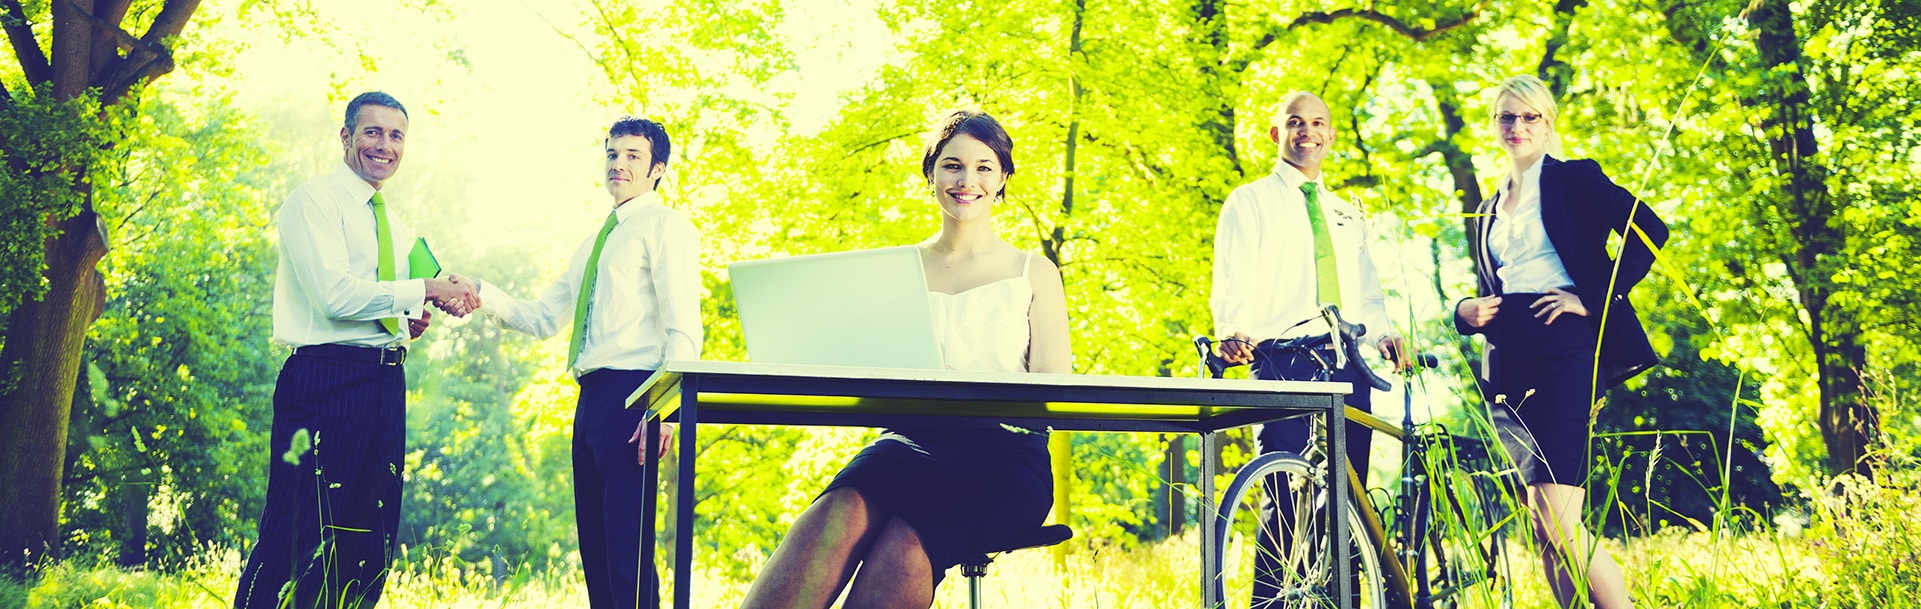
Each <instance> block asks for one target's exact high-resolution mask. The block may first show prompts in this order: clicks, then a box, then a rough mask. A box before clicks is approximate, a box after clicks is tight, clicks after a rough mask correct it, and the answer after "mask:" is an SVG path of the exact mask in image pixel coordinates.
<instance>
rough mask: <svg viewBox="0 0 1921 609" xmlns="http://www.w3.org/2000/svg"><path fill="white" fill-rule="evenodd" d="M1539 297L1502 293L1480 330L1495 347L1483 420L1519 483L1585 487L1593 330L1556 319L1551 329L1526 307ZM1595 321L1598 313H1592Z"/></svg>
mask: <svg viewBox="0 0 1921 609" xmlns="http://www.w3.org/2000/svg"><path fill="white" fill-rule="evenodd" d="M1541 296H1542V295H1541V294H1503V295H1501V310H1500V312H1499V313H1496V314H1495V316H1494V320H1493V322H1491V327H1490V328H1489V329H1488V331H1487V339H1488V342H1490V343H1493V344H1494V345H1495V346H1496V347H1498V348H1499V349H1498V352H1499V354H1500V355H1499V356H1498V359H1497V360H1496V361H1494V362H1491V364H1492V365H1491V366H1490V367H1489V368H1490V371H1491V372H1492V374H1491V378H1489V379H1488V381H1489V383H1488V385H1489V386H1488V391H1489V394H1488V396H1487V404H1488V417H1489V418H1490V419H1491V420H1492V421H1493V424H1494V429H1495V431H1496V433H1497V434H1498V435H1499V436H1500V439H1501V444H1502V446H1504V447H1506V448H1507V453H1508V456H1509V457H1511V458H1512V459H1513V460H1514V465H1515V467H1516V468H1517V469H1518V470H1519V471H1520V474H1521V480H1522V481H1523V482H1525V483H1527V484H1538V483H1552V484H1565V485H1569V486H1581V485H1583V484H1585V483H1586V482H1587V478H1588V473H1589V466H1590V463H1589V461H1590V459H1589V455H1588V446H1589V443H1588V440H1589V437H1590V432H1591V430H1590V426H1591V422H1592V420H1593V419H1592V413H1593V406H1594V404H1595V402H1596V400H1598V399H1599V397H1600V394H1601V391H1600V390H1599V389H1598V388H1600V387H1605V384H1604V383H1605V379H1602V380H1601V381H1600V382H1597V381H1596V377H1595V369H1594V345H1595V328H1594V323H1593V322H1592V321H1590V319H1589V318H1586V317H1579V316H1574V315H1562V316H1560V318H1558V319H1556V320H1555V321H1554V323H1553V324H1552V325H1550V324H1547V323H1546V321H1547V318H1546V317H1541V318H1536V317H1534V313H1535V310H1534V309H1533V308H1531V307H1530V306H1529V305H1532V304H1534V301H1536V300H1539V299H1540V298H1541ZM1596 314H1598V313H1596Z"/></svg>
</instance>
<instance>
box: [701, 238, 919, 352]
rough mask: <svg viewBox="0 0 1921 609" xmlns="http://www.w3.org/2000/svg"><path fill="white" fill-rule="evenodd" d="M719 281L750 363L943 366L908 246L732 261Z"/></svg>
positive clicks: (914, 251) (913, 251)
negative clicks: (730, 295) (725, 284)
mask: <svg viewBox="0 0 1921 609" xmlns="http://www.w3.org/2000/svg"><path fill="white" fill-rule="evenodd" d="M727 275H728V277H729V279H730V280H731V281H732V282H733V285H734V301H735V303H736V305H737V307H738V309H739V311H740V329H741V334H743V335H744V336H745V337H746V339H747V359H749V360H751V361H755V362H765V363H780V364H816V365H830V366H859V367H867V368H931V369H939V368H942V367H943V366H942V365H941V356H940V345H939V342H938V341H937V340H936V339H935V337H934V322H933V313H932V311H931V310H930V309H929V308H928V304H927V278H926V276H925V275H923V272H922V270H921V262H920V251H919V250H918V249H915V248H914V247H911V246H909V247H890V248H883V249H873V250H860V251H852V252H835V253H831V254H815V255H810V256H792V257H787V258H776V259H772V260H755V261H749V262H736V263H734V264H731V265H728V267H727Z"/></svg>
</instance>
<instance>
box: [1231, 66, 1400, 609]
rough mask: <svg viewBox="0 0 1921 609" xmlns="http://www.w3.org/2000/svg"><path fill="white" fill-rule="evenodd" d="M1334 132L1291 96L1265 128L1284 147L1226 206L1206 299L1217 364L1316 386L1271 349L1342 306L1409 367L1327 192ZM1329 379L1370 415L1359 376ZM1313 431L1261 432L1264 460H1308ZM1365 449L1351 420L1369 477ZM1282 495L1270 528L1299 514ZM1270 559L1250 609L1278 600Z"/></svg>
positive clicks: (1317, 102) (1341, 206)
mask: <svg viewBox="0 0 1921 609" xmlns="http://www.w3.org/2000/svg"><path fill="white" fill-rule="evenodd" d="M1335 135H1336V132H1335V129H1334V122H1333V118H1332V117H1331V116H1330V112H1329V110H1328V107H1327V104H1326V103H1325V102H1322V101H1321V99H1320V98H1319V97H1316V96H1315V95H1314V94H1312V93H1307V92H1294V93H1290V94H1288V95H1287V96H1286V97H1285V98H1283V99H1282V100H1281V104H1280V108H1279V109H1278V110H1277V111H1276V112H1275V113H1274V120H1273V123H1272V125H1271V126H1270V127H1269V129H1268V139H1269V140H1271V141H1273V142H1274V143H1275V144H1277V145H1279V146H1280V152H1281V158H1280V160H1278V161H1276V162H1275V163H1274V169H1273V171H1271V172H1269V173H1268V174H1267V175H1265V176H1262V177H1261V178H1260V179H1258V180H1255V181H1253V182H1250V183H1248V184H1244V185H1242V186H1240V187H1239V188H1235V189H1234V192H1232V193H1230V194H1228V196H1227V203H1226V205H1225V206H1223V207H1222V208H1221V217H1220V223H1219V224H1218V225H1217V227H1216V229H1215V234H1214V295H1213V299H1212V301H1211V303H1210V304H1211V305H1212V309H1213V312H1214V332H1215V335H1216V336H1220V337H1223V338H1224V340H1222V341H1221V355H1222V357H1224V358H1226V359H1227V360H1228V361H1230V362H1233V363H1237V364H1242V363H1246V364H1252V367H1253V370H1252V374H1253V376H1254V378H1257V379H1267V380H1317V379H1316V378H1315V376H1314V375H1315V374H1316V373H1318V372H1320V369H1319V365H1318V364H1316V363H1315V361H1314V360H1313V358H1311V357H1309V356H1307V354H1304V353H1289V352H1282V351H1280V350H1277V349H1272V348H1270V347H1269V346H1270V345H1271V344H1272V342H1271V341H1274V340H1276V339H1288V338H1295V337H1299V336H1305V335H1310V334H1321V333H1326V332H1327V331H1328V328H1327V326H1326V324H1324V323H1320V321H1319V316H1320V310H1321V307H1322V305H1324V304H1334V305H1339V306H1340V309H1341V315H1342V317H1344V318H1345V319H1346V320H1347V321H1349V322H1353V323H1360V324H1364V325H1366V326H1367V335H1366V336H1365V337H1364V338H1363V339H1362V340H1363V341H1364V342H1365V343H1367V344H1369V345H1373V346H1376V347H1378V348H1380V350H1381V353H1382V355H1383V356H1386V357H1388V358H1389V359H1390V360H1393V361H1395V363H1396V366H1397V367H1403V366H1405V365H1406V363H1405V361H1404V358H1405V357H1406V350H1405V349H1404V348H1402V347H1403V341H1402V339H1401V337H1400V336H1399V335H1398V334H1395V333H1394V329H1393V328H1394V326H1393V323H1392V321H1391V320H1389V318H1388V316H1387V307H1386V304H1385V302H1386V298H1385V297H1384V296H1383V295H1382V293H1381V282H1380V279H1379V278H1378V277H1376V275H1375V272H1374V260H1373V258H1372V256H1370V255H1369V253H1368V248H1367V241H1368V231H1367V222H1366V218H1365V217H1364V216H1362V214H1361V211H1360V210H1359V209H1356V208H1355V207H1354V206H1352V205H1349V204H1348V203H1347V202H1346V201H1343V200H1341V198H1340V197H1339V196H1337V195H1335V194H1334V193H1333V192H1331V191H1329V190H1328V188H1327V185H1326V182H1325V181H1324V176H1323V174H1322V172H1321V165H1322V162H1323V161H1324V160H1326V158H1327V151H1328V149H1329V148H1332V147H1333V146H1334V143H1335V141H1336V140H1335ZM1309 320H1312V321H1309ZM1304 321H1305V322H1307V323H1302V322H1304ZM1327 361H1332V357H1331V355H1329V356H1327ZM1328 380H1333V381H1336V382H1346V383H1352V384H1353V387H1354V391H1353V393H1350V394H1349V395H1348V397H1347V404H1348V405H1349V406H1354V407H1356V408H1360V409H1362V410H1368V409H1369V407H1370V405H1371V403H1372V400H1371V399H1370V398H1371V397H1372V391H1371V389H1370V388H1369V386H1368V385H1367V383H1366V381H1365V380H1364V379H1362V378H1360V376H1359V375H1357V374H1353V373H1350V372H1348V371H1345V370H1343V371H1337V372H1335V373H1334V375H1333V377H1332V378H1331V379H1328ZM1308 425H1309V423H1308V421H1307V420H1306V419H1290V420H1288V421H1282V422H1279V423H1271V424H1268V425H1265V426H1263V428H1262V429H1261V430H1260V432H1259V433H1258V438H1259V442H1260V450H1261V452H1263V453H1266V452H1273V451H1277V450H1287V451H1292V452H1295V453H1301V452H1302V451H1303V450H1304V449H1305V448H1306V445H1307V442H1308V439H1309V430H1308ZM1369 445H1370V442H1369V434H1368V430H1367V428H1365V427H1362V426H1360V425H1359V424H1354V423H1349V424H1348V432H1347V456H1348V459H1350V461H1349V463H1351V464H1353V466H1354V470H1355V471H1357V472H1361V473H1362V474H1363V475H1365V474H1366V472H1367V455H1368V448H1369ZM1269 496H1270V497H1272V496H1275V494H1274V493H1270V494H1269ZM1279 496H1280V497H1281V498H1282V499H1283V501H1280V503H1281V505H1274V504H1272V503H1270V504H1269V505H1267V506H1263V509H1262V518H1263V519H1264V521H1265V522H1270V523H1277V522H1278V520H1277V518H1278V516H1279V515H1280V514H1285V513H1291V512H1292V511H1293V507H1292V506H1291V505H1289V503H1290V502H1288V501H1286V500H1285V499H1287V498H1288V496H1287V494H1285V493H1281V494H1279ZM1278 528H1279V525H1278V524H1276V525H1274V526H1271V527H1262V529H1261V534H1260V535H1259V539H1258V543H1260V544H1261V547H1263V548H1274V547H1277V546H1276V543H1277V542H1279V543H1283V544H1284V543H1285V540H1275V539H1272V535H1270V534H1269V532H1270V531H1271V530H1275V529H1278ZM1285 536H1286V532H1283V537H1285ZM1272 556H1273V553H1272V552H1261V553H1259V557H1260V558H1261V559H1267V560H1259V561H1257V564H1256V566H1255V569H1256V571H1255V573H1256V575H1255V582H1254V594H1253V598H1254V603H1253V606H1254V607H1263V606H1266V604H1267V603H1269V602H1272V601H1273V600H1274V598H1275V596H1276V594H1277V593H1278V590H1277V587H1276V582H1275V580H1274V577H1273V574H1274V573H1275V572H1276V571H1275V570H1276V569H1278V568H1280V565H1278V564H1275V563H1274V562H1273V560H1272Z"/></svg>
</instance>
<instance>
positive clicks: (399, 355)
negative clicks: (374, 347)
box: [380, 347, 407, 366]
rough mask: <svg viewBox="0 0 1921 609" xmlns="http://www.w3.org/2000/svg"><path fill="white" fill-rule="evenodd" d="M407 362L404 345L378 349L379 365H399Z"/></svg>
mask: <svg viewBox="0 0 1921 609" xmlns="http://www.w3.org/2000/svg"><path fill="white" fill-rule="evenodd" d="M405 363H407V348H406V347H385V348H382V349H380V365H382V366H399V365H401V364H405Z"/></svg>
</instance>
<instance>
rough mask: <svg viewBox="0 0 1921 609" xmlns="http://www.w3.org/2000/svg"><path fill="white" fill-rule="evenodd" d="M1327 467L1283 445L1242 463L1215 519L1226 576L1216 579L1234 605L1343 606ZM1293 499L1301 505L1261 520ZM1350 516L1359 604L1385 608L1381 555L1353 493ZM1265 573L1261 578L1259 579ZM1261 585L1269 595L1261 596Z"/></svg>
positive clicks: (1279, 608) (1346, 511)
mask: <svg viewBox="0 0 1921 609" xmlns="http://www.w3.org/2000/svg"><path fill="white" fill-rule="evenodd" d="M1320 469H1321V468H1319V467H1317V466H1315V465H1314V464H1312V463H1310V462H1308V461H1307V460H1306V459H1303V458H1301V457H1300V456H1298V455H1295V454H1293V453H1287V452H1276V453H1268V454H1265V455H1261V456H1260V457H1257V458H1255V459H1254V460H1253V461H1251V462H1249V463H1248V464H1247V465H1246V466H1245V467H1242V468H1241V470H1240V473H1238V474H1236V475H1235V476H1234V481H1233V482H1232V483H1229V484H1228V485H1227V491H1226V493H1225V494H1224V495H1223V496H1222V497H1221V507H1220V514H1219V516H1220V518H1219V519H1218V520H1216V521H1215V523H1214V527H1215V537H1214V538H1215V539H1216V540H1219V543H1218V544H1217V545H1216V546H1215V553H1216V554H1215V559H1216V561H1217V563H1216V564H1219V565H1221V577H1220V578H1219V579H1217V580H1215V581H1214V582H1213V585H1214V587H1215V588H1214V590H1215V593H1216V595H1217V596H1218V598H1221V599H1223V604H1224V606H1226V607H1254V608H1259V609H1305V608H1319V607H1337V606H1340V604H1339V603H1337V602H1335V597H1334V593H1333V588H1334V586H1333V584H1334V582H1333V573H1334V569H1333V566H1332V565H1331V564H1330V563H1329V562H1328V551H1327V533H1326V531H1327V526H1326V522H1327V521H1326V519H1327V517H1328V509H1327V505H1328V501H1327V499H1328V493H1327V492H1326V488H1325V487H1324V486H1323V484H1322V479H1323V478H1322V476H1320V475H1319V474H1318V471H1319V470H1320ZM1282 493H1285V494H1287V495H1288V496H1289V497H1291V498H1292V504H1293V505H1294V506H1296V508H1297V509H1294V510H1292V512H1293V513H1291V514H1289V513H1282V514H1279V515H1278V516H1279V517H1278V518H1277V519H1276V521H1270V522H1267V523H1264V524H1265V526H1263V523H1261V522H1260V521H1261V518H1260V514H1261V507H1262V506H1264V505H1267V504H1268V503H1269V502H1275V501H1277V500H1278V501H1284V499H1283V498H1282V497H1279V496H1278V495H1280V494H1282ZM1336 503H1337V504H1338V505H1340V507H1341V510H1340V513H1341V516H1342V517H1343V518H1346V519H1347V531H1346V532H1347V535H1346V537H1347V541H1346V543H1345V544H1344V545H1345V546H1347V547H1346V552H1345V554H1346V555H1347V556H1348V557H1349V560H1350V562H1351V563H1352V564H1353V565H1354V570H1355V574H1356V576H1357V577H1356V579H1355V580H1353V581H1354V586H1353V587H1352V589H1353V590H1354V593H1355V596H1354V605H1353V606H1355V607H1359V608H1363V609H1384V608H1385V607H1386V603H1385V601H1384V599H1385V590H1384V589H1383V584H1382V578H1381V562H1380V556H1379V555H1378V554H1377V552H1376V550H1375V549H1373V547H1372V546H1370V545H1369V544H1368V543H1367V539H1366V533H1365V532H1364V531H1363V529H1362V523H1361V516H1360V512H1359V510H1358V509H1357V507H1356V506H1355V505H1354V501H1353V500H1352V499H1351V498H1343V500H1341V501H1338V502H1336ZM1257 580H1258V581H1257ZM1256 586H1259V587H1260V589H1261V593H1262V595H1263V598H1262V599H1260V600H1259V602H1255V601H1254V600H1253V594H1254V593H1255V589H1256Z"/></svg>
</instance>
